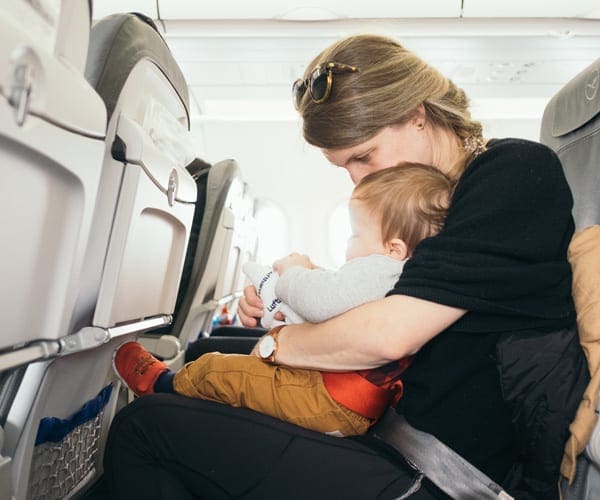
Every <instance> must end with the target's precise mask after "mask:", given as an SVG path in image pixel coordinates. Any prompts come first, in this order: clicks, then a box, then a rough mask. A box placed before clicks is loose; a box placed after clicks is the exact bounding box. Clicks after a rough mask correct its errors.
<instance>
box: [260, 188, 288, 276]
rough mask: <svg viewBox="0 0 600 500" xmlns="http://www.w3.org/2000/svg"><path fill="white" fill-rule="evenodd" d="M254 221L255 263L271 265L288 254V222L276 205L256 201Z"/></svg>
mask: <svg viewBox="0 0 600 500" xmlns="http://www.w3.org/2000/svg"><path fill="white" fill-rule="evenodd" d="M254 218H255V219H256V233H257V240H258V243H257V246H256V258H255V260H256V262H259V263H260V264H265V265H269V266H270V265H271V264H273V262H274V261H276V260H277V259H280V258H281V257H284V256H285V255H287V254H288V253H289V249H288V229H287V228H288V220H287V217H286V215H285V213H284V211H283V209H282V208H281V206H279V205H278V204H276V203H274V202H272V201H269V200H258V201H257V202H256V208H255V211H254Z"/></svg>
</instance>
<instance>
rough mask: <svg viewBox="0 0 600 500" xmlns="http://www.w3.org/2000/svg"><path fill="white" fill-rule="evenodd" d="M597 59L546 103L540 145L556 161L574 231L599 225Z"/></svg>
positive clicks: (599, 65)
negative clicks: (569, 194) (570, 195)
mask: <svg viewBox="0 0 600 500" xmlns="http://www.w3.org/2000/svg"><path fill="white" fill-rule="evenodd" d="M599 86H600V59H598V60H596V61H595V62H593V63H592V64H591V65H590V66H588V67H587V68H586V69H585V70H583V71H582V72H581V73H579V74H578V75H577V76H576V77H575V78H573V79H572V80H571V81H569V82H568V83H567V84H566V85H565V86H564V87H563V88H562V89H561V90H560V91H559V92H558V93H557V94H556V95H555V96H554V97H552V99H551V100H550V102H549V103H548V105H547V106H546V109H545V111H544V116H543V118H542V130H541V142H542V143H544V144H546V145H548V146H550V147H551V148H552V149H553V150H554V151H555V152H556V153H557V155H558V157H559V158H560V160H561V162H562V164H563V167H564V171H565V175H566V177H567V181H568V182H569V185H570V186H571V191H572V192H573V198H574V208H573V216H574V218H575V225H576V227H577V228H578V229H580V228H584V227H587V226H590V225H592V224H598V223H600V169H599V167H600V90H599Z"/></svg>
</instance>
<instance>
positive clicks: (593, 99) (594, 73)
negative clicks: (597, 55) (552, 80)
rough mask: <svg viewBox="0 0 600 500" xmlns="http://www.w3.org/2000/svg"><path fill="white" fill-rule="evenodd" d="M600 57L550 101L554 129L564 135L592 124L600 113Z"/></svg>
mask: <svg viewBox="0 0 600 500" xmlns="http://www.w3.org/2000/svg"><path fill="white" fill-rule="evenodd" d="M599 87H600V59H597V60H596V61H594V62H593V63H592V64H591V65H590V66H588V67H587V68H586V69H584V70H583V71H582V72H581V73H579V74H578V75H577V76H576V77H575V78H573V79H572V80H570V81H569V82H568V83H567V84H566V85H565V86H564V87H563V88H562V89H561V90H560V91H559V92H558V93H557V94H556V95H555V96H554V97H553V98H552V99H551V100H550V102H549V103H548V106H547V107H546V111H545V115H548V116H549V117H551V118H552V119H551V121H550V123H548V124H547V126H548V127H551V129H550V132H551V134H552V136H553V137H560V136H563V135H565V134H568V133H570V132H573V131H574V130H577V129H578V128H580V127H582V126H584V125H585V124H586V123H588V122H589V121H590V120H591V119H592V118H594V116H596V115H597V114H599V113H600V89H599Z"/></svg>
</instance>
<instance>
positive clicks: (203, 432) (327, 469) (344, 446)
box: [104, 394, 444, 500]
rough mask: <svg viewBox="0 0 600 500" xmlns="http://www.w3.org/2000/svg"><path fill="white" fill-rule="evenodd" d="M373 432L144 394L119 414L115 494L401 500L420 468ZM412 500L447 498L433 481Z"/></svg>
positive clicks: (110, 451) (110, 453)
mask: <svg viewBox="0 0 600 500" xmlns="http://www.w3.org/2000/svg"><path fill="white" fill-rule="evenodd" d="M371 439H372V438H368V437H366V438H358V439H351V438H335V437H330V436H326V435H323V434H319V433H316V432H313V431H308V430H306V429H302V428H300V427H297V426H295V425H293V424H288V423H286V422H282V421H280V420H277V419H273V418H270V417H267V416H265V415H261V414H259V413H256V412H253V411H250V410H246V409H243V408H231V407H229V406H226V405H222V404H219V403H213V402H210V401H202V400H197V399H189V398H185V397H183V396H178V395H173V394H155V395H151V396H144V397H141V398H139V399H137V400H135V401H134V402H133V403H131V404H130V405H128V406H126V407H125V408H124V409H123V410H121V412H120V413H119V414H118V415H117V416H116V417H115V420H114V422H113V424H112V427H111V430H110V434H109V436H108V441H107V444H106V450H105V456H104V469H105V471H104V472H105V479H106V482H107V485H108V490H109V493H110V498H111V499H115V500H118V499H127V500H131V499H137V498H140V499H144V500H151V499H166V500H171V499H172V500H186V499H191V498H203V499H230V498H243V499H261V500H268V499H284V498H285V499H302V500H305V499H335V498H340V499H344V500H352V499H357V500H359V499H360V500H370V499H393V498H394V499H395V498H398V497H401V496H402V495H403V494H404V492H405V491H406V490H407V489H408V488H410V486H411V484H412V483H413V481H414V480H415V477H416V474H415V472H414V470H412V469H411V468H410V467H409V466H408V465H407V464H406V463H404V462H403V461H402V459H399V458H398V456H397V455H396V454H395V453H393V450H391V449H389V448H388V447H387V446H386V445H382V444H379V443H377V442H375V441H374V440H373V442H371ZM410 498H411V499H432V498H444V496H443V494H441V492H439V490H437V489H436V488H435V487H434V486H432V485H431V484H430V483H427V481H424V482H423V486H422V487H421V489H420V490H419V491H417V492H416V493H415V494H414V495H412V496H411V497H410Z"/></svg>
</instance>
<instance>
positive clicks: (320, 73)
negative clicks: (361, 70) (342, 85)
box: [292, 62, 358, 109]
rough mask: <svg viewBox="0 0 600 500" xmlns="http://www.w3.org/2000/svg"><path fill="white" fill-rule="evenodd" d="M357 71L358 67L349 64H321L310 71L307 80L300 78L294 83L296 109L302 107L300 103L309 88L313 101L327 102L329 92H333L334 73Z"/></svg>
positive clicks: (293, 93)
mask: <svg viewBox="0 0 600 500" xmlns="http://www.w3.org/2000/svg"><path fill="white" fill-rule="evenodd" d="M357 71H358V68H356V67H354V66H350V65H348V64H342V63H337V62H326V63H323V64H320V65H319V66H317V67H316V68H315V69H313V70H312V71H311V72H310V75H309V77H308V78H307V79H306V80H303V79H302V78H298V79H297V80H296V81H295V82H294V84H293V85H292V97H293V98H294V106H295V107H296V109H299V108H300V103H301V102H302V98H303V97H304V94H306V91H307V90H308V94H309V95H310V97H311V99H312V100H313V102H315V103H317V104H321V103H322V102H325V101H326V100H327V98H328V97H329V94H331V86H332V85H333V74H334V73H355V72H357Z"/></svg>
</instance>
